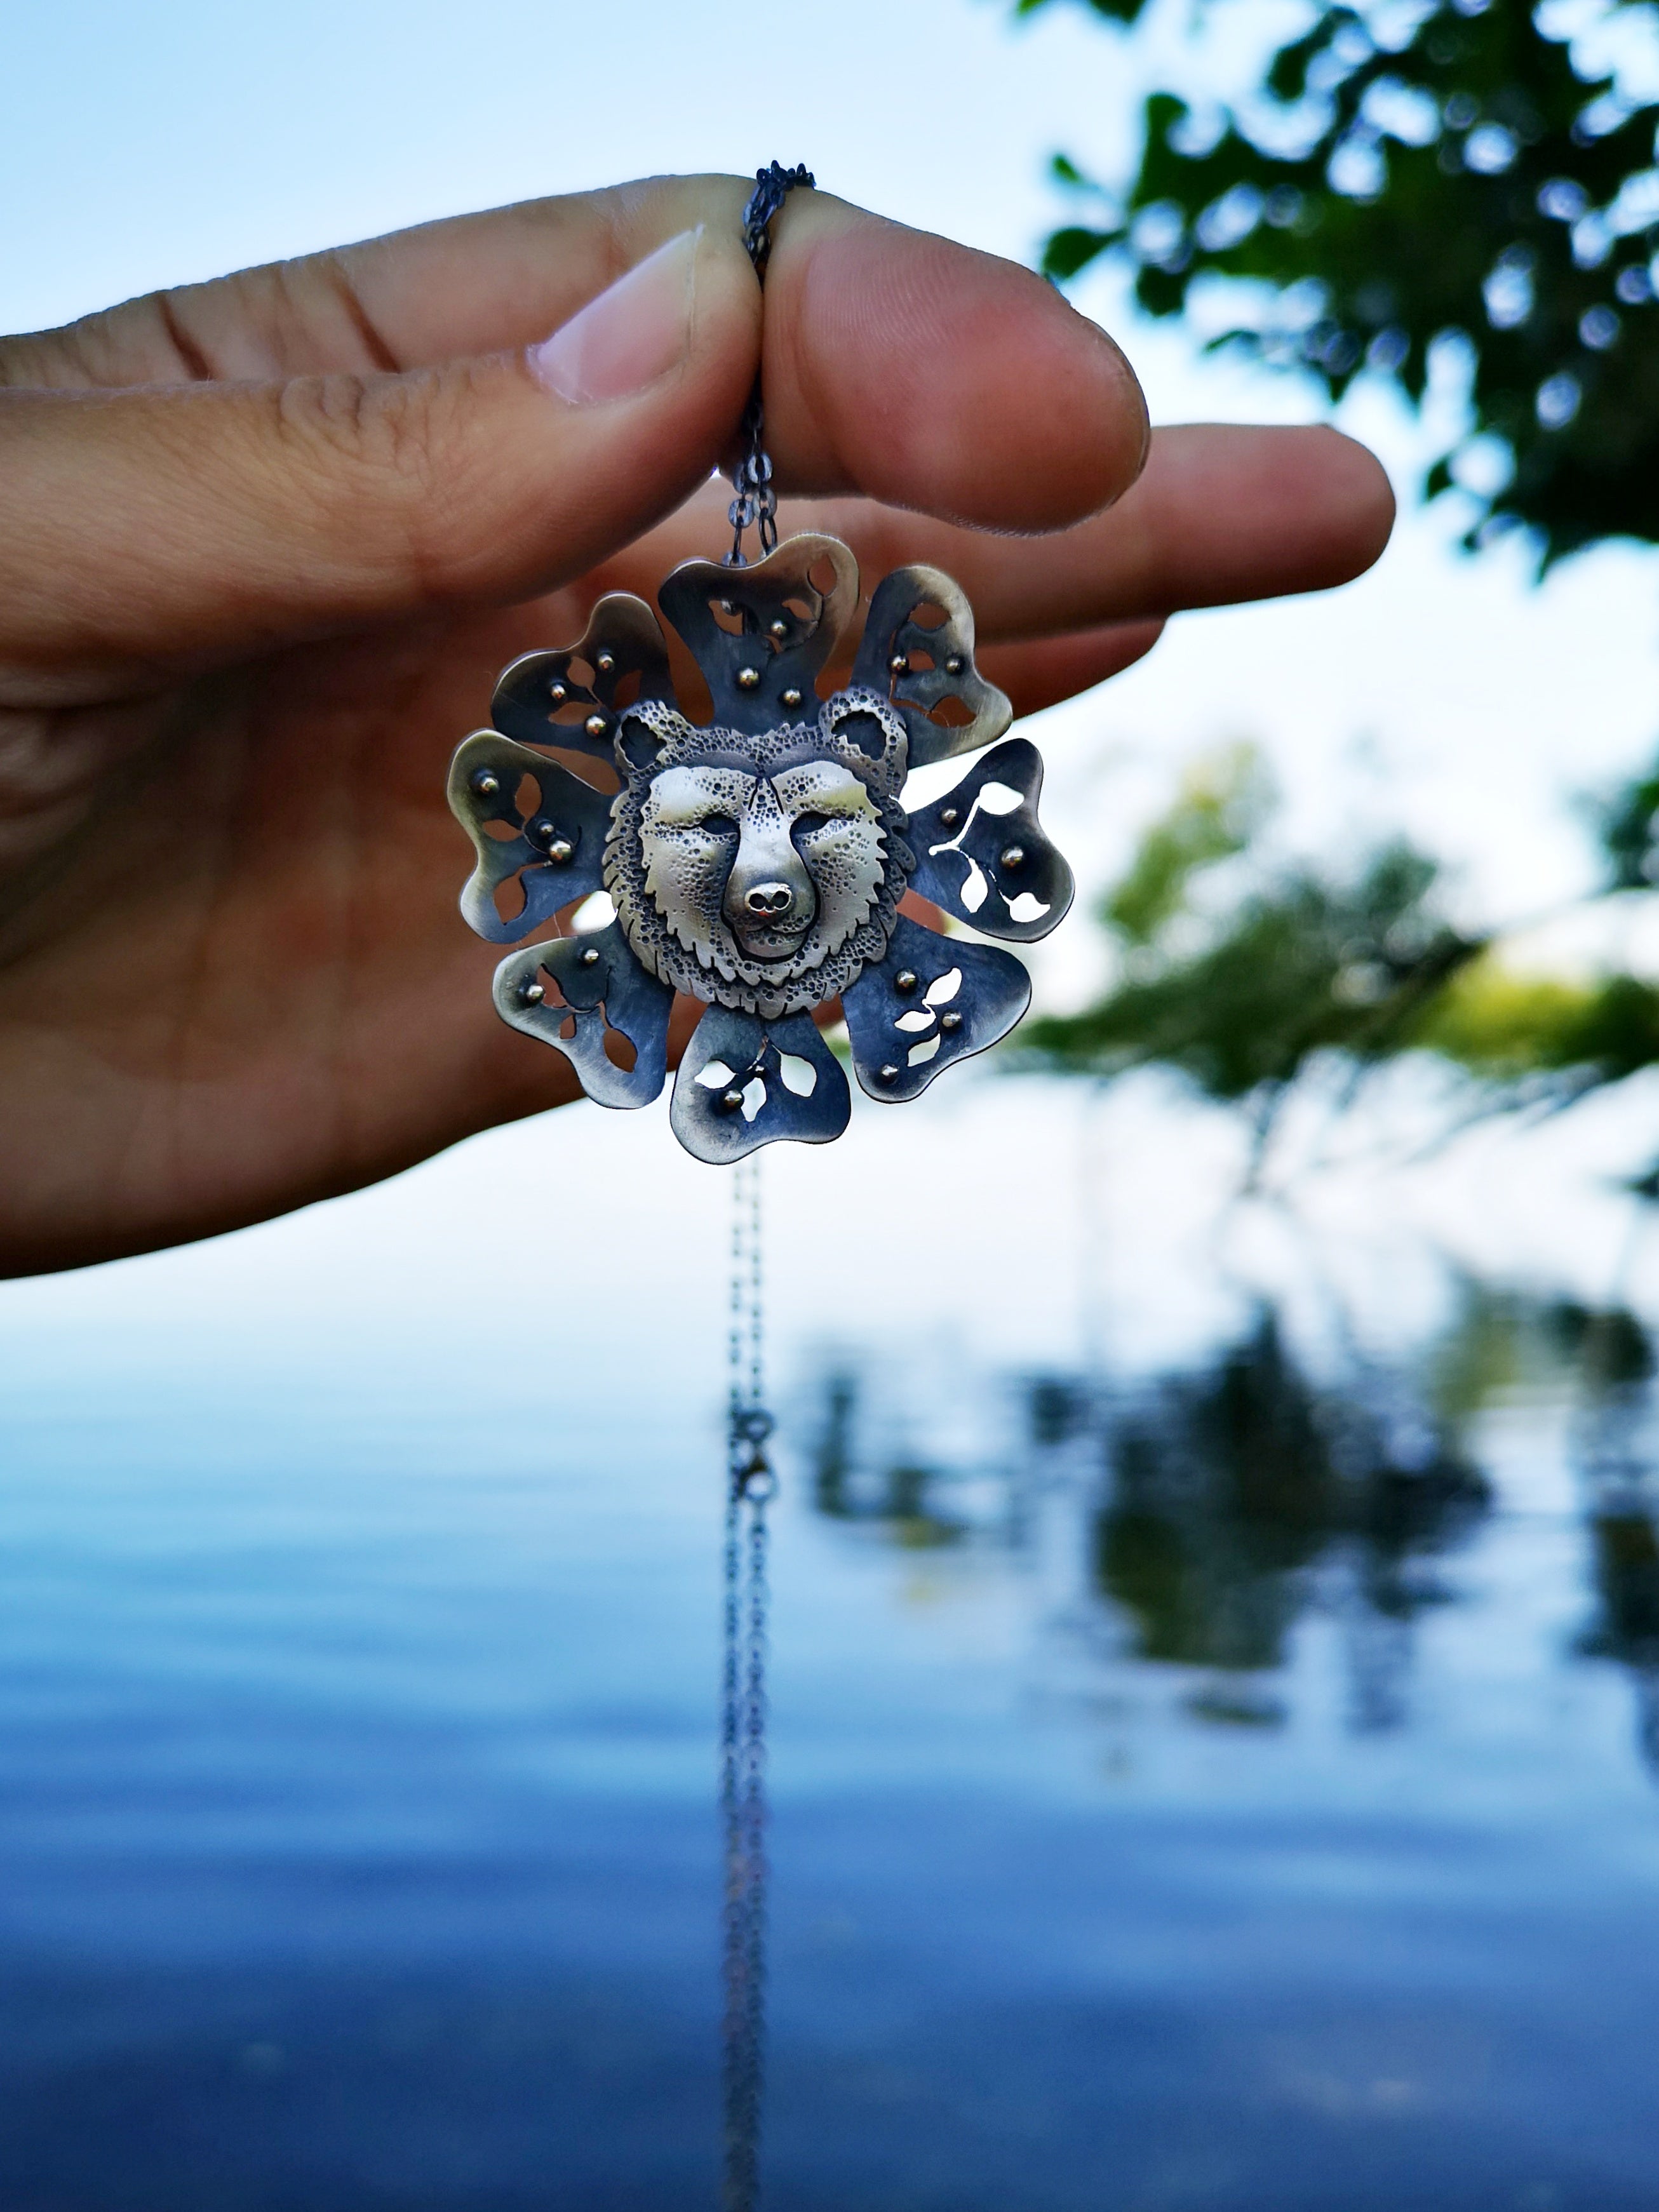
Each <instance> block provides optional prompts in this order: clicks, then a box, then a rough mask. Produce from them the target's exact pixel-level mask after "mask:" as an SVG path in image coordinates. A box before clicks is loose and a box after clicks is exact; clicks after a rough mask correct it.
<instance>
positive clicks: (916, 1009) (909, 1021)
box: [893, 1006, 933, 1036]
mask: <svg viewBox="0 0 1659 2212" xmlns="http://www.w3.org/2000/svg"><path fill="white" fill-rule="evenodd" d="M893 1027H894V1028H895V1029H896V1030H908V1031H909V1032H910V1034H911V1035H912V1036H915V1033H916V1031H917V1030H930V1029H932V1028H933V1016H932V1015H931V1014H924V1013H923V1012H922V1011H921V1007H920V1006H912V1007H911V1009H910V1011H909V1012H908V1013H906V1014H899V1015H897V1016H896V1018H895V1019H894V1022H893Z"/></svg>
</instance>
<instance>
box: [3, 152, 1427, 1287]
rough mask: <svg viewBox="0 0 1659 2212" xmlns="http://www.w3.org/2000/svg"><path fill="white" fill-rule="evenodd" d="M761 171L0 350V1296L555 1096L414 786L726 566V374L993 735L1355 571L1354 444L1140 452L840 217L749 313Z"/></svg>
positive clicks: (1199, 441)
mask: <svg viewBox="0 0 1659 2212" xmlns="http://www.w3.org/2000/svg"><path fill="white" fill-rule="evenodd" d="M745 189H746V188H745V187H744V185H743V184H741V183H740V182H738V180H736V179H726V178H702V179H666V180H659V181H657V182H655V183H651V184H646V185H629V186H624V187H622V188H620V189H618V190H616V191H607V192H600V193H595V194H592V195H588V196H585V197H575V198H570V199H562V200H550V201H544V202H541V203H538V204H531V205H526V206H523V207H518V208H510V209H507V210H503V211H501V212H500V213H498V214H494V215H487V216H469V217H465V218H463V219H461V220H459V221H457V222H446V223H440V224H435V225H433V226H430V227H428V228H424V229H421V230H416V231H411V232H408V233H405V234H403V235H401V236H399V237H395V238H391V239H386V240H380V241H379V242H378V243H375V244H374V245H369V246H355V247H351V248H349V249H347V250H345V251H343V252H336V253H328V254H322V255H319V256H317V257H315V258H313V259H310V260H307V261H301V262H298V263H295V264H287V265H285V266H283V267H281V268H275V269H264V270H252V271H250V272H248V273H246V274H244V275H242V276H233V277H228V278H226V279H224V280H223V281H222V282H220V283H214V284H209V285H204V286H199V287H196V288H193V289H187V290H184V291H179V292H173V293H168V294H163V295H157V296H156V297H155V298H151V299H148V300H140V301H133V302H132V303H131V304H130V305H128V306H126V307H118V308H116V309H113V310H112V311H111V312H110V313H107V314H103V315H98V316H94V317H92V318H90V319H88V320H87V321H86V322H83V323H80V324H76V325H73V326H72V327H71V328H69V329H67V330H64V331H53V332H51V333H48V334H46V335H45V336H43V337H25V338H16V339H12V340H8V341H3V342H0V1269H4V1270H8V1271H9V1272H13V1273H27V1272H30V1271H33V1270H41V1269H48V1268H53V1267H73V1266H77V1265H80V1264H82V1263H83V1262H86V1261H94V1260H100V1259H106V1258H110V1257H112V1256H115V1255H118V1254H122V1253H129V1252H136V1251H142V1250H146V1249H151V1248H153V1247H155V1246H157V1245H161V1244H166V1243H175V1242H179V1241H181V1240H184V1239H186V1238H190V1237H202V1236H207V1235H210V1234H211V1233H213V1232H214V1231H220V1230H224V1229H228V1228H232V1227H234V1226H236V1225H240V1224H242V1223H245V1222H249V1221H253V1220H258V1219H260V1218H264V1216H266V1215H269V1214H272V1213H277V1212H283V1210H285V1209H287V1208H289V1207H292V1206H301V1205H303V1204H305V1203H306V1202H307V1201H308V1200H313V1199H319V1198H324V1197H327V1196H329V1195H331V1194H333V1193H336V1192H339V1191H343V1190H349V1189H351V1188H355V1187H356V1186H357V1185H359V1184H362V1183H366V1182H372V1181H374V1179H375V1178H376V1177H378V1176H386V1175H389V1174H391V1173H392V1172H394V1171H395V1170H398V1169H400V1168H404V1167H406V1166H408V1165H410V1164H412V1163H413V1162H415V1161H416V1160H419V1159H422V1158H424V1157H425V1156H426V1155H428V1153H430V1152H435V1151H437V1150H438V1149H439V1148H440V1147H441V1146H445V1145H448V1144H453V1142H454V1141H455V1140H456V1139H458V1138H461V1137H464V1136H465V1135H467V1134H468V1133H471V1132H472V1131H474V1130H477V1129H481V1128H484V1127H488V1126H489V1125H490V1124H492V1123H495V1122H497V1121H507V1120H509V1119H511V1118H512V1117H513V1116H515V1115H522V1114H528V1113H532V1112H535V1111H536V1110H538V1109H540V1108H543V1107H545V1106H549V1105H551V1104H554V1103H558V1102H560V1101H561V1100H563V1099H568V1098H569V1097H572V1096H573V1095H574V1081H573V1079H572V1077H571V1074H570V1071H569V1069H568V1067H567V1066H566V1065H565V1063H564V1061H563V1060H562V1059H561V1058H560V1057H559V1056H558V1055H557V1054H553V1053H550V1052H546V1051H541V1050H538V1049H537V1048H535V1047H533V1046H532V1044H530V1043H529V1042H526V1039H524V1038H523V1037H521V1036H517V1035H515V1034H514V1033H513V1032H512V1031H510V1030H507V1029H505V1028H504V1027H503V1026H502V1025H501V1024H500V1023H499V1022H498V1020H497V1019H496V1018H495V1014H494V1012H492V1010H491V1008H490V1005H489V991H488V978H489V973H490V970H491V968H492V966H493V964H494V963H495V960H496V958H497V957H499V956H498V954H497V952H496V951H495V950H494V949H492V948H490V947H489V946H486V945H481V944H479V943H478V942H477V941H476V940H475V939H471V937H470V936H469V934H468V933H467V932H466V930H465V928H464V927H463V926H462V924H461V922H460V921H459V917H458V915H457V913H456V908H455V901H456V895H457V891H458V889H459V884H460V882H461V879H462V878H463V877H464V875H465V871H466V858H467V855H466V846H465V839H464V838H463V837H462V836H461V834H460V832H459V830H458V829H457V828H456V827H455V825H454V823H453V821H452V820H451V818H450V817H449V814H448V812H447V808H446V806H445V804H444V799H443V784H444V771H445V767H446V763H447V760H448V757H449V755H450V752H451V750H452V749H453V746H454V745H455V744H456V743H457V741H458V740H459V738H461V737H462V736H464V735H465V733H466V732H467V731H468V730H470V729H471V728H473V727H475V726H477V723H478V722H479V721H480V720H482V719H483V713H484V709H485V704H486V702H487V701H488V699H489V690H490V686H491V683H492V680H493V678H494V677H495V674H496V672H497V671H498V670H499V669H500V667H501V665H502V664H503V663H505V662H506V661H507V660H509V659H512V658H513V655H514V654H515V653H520V652H522V651H524V650H526V649H527V648H529V647H532V646H535V645H556V644H565V643H569V642H572V641H574V639H575V638H576V637H577V636H578V635H580V631H581V629H582V627H583V624H584V622H585V620H586V612H587V610H588V608H589V607H590V605H592V601H593V600H594V599H596V598H597V597H598V595H599V593H600V592H603V591H609V590H614V589H618V588H621V589H625V590H629V591H633V592H638V593H639V594H640V595H641V597H643V598H645V599H650V600H654V596H655V591H656V587H657V585H658V584H659V582H660V580H661V579H662V577H663V576H664V574H665V573H666V571H667V570H668V568H670V567H671V566H672V565H673V563H674V562H676V561H677V560H679V559H681V558H684V557H685V556H690V555H692V554H702V555H704V556H708V555H711V554H715V553H718V552H719V551H720V550H721V549H722V546H723V543H724V533H725V520H724V503H725V498H726V494H725V493H724V492H723V491H722V490H721V489H720V487H718V486H715V485H712V484H711V483H709V481H708V479H709V476H710V471H711V470H712V469H713V468H714V465H715V463H716V461H717V460H718V459H719V458H720V455H721V454H722V453H723V452H724V451H726V449H727V447H728V445H729V442H730V441H731V440H732V437H733V435H734V433H735V429H736V425H737V422H738V416H739V415H740V413H741V411H742V408H743V405H744V400H745V398H747V395H748V392H749V388H750V382H751V380H752V378H753V375H754V373H755V368H756V364H757V359H763V368H764V383H765V392H766V405H767V426H768V443H769V447H770V450H771V452H772V454H773V457H774V459H775V465H776V467H777V471H778V477H779V482H780V483H781V487H782V488H783V489H784V490H785V491H786V492H787V493H790V494H793V495H795V496H796V497H798V498H800V497H804V498H809V499H811V500H812V501H814V505H813V506H812V507H810V508H799V507H786V511H785V515H784V527H785V530H786V532H787V530H788V529H789V528H791V527H800V526H803V525H805V524H807V523H809V522H810V524H811V526H813V527H827V528H829V529H831V530H833V531H836V532H838V533H839V534H840V535H842V537H844V538H847V540H848V542H849V543H850V544H851V545H852V546H853V548H854V551H855V552H856V553H857V555H858V556H859V559H860V563H861V565H862V568H863V573H864V576H865V580H866V587H867V586H869V585H870V584H871V583H873V582H874V581H876V580H878V579H879V578H880V577H881V576H882V575H883V574H884V573H885V572H886V570H887V569H888V568H890V567H893V566H896V565H897V564H898V563H899V562H902V561H905V560H911V559H918V558H919V559H924V560H927V561H932V562H936V563H937V564H938V565H939V566H940V567H942V568H946V569H947V570H949V571H950V572H951V574H953V575H955V576H956V577H957V580H959V581H960V582H961V583H962V584H963V586H964V587H965V588H966V590H967V591H968V592H969V597H970V598H971V599H972V600H973V602H974V604H975V609H976V611H977V614H978V619H979V628H980V635H981V640H982V641H986V642H987V650H986V651H985V653H984V654H983V665H984V666H985V668H986V670H987V673H988V674H990V675H991V676H992V677H993V678H994V680H995V681H996V682H997V683H999V684H1001V685H1002V686H1003V688H1004V689H1005V690H1007V691H1008V692H1009V693H1010V694H1011V696H1012V698H1013V702H1014V705H1015V708H1016V709H1017V710H1018V711H1024V712H1029V711H1030V710H1031V709H1033V708H1036V707H1040V706H1043V705H1046V704H1048V703H1049V702H1051V701H1053V700H1055V699H1057V698H1060V697H1062V696H1066V694H1068V693H1070V692H1073V691H1076V690H1080V689H1082V688H1084V687H1085V686H1087V685H1089V684H1095V683H1097V682H1098V681H1100V679H1101V678H1103V677H1106V676H1109V675H1110V674H1112V673H1113V672H1114V671H1115V670H1116V669H1119V668H1121V667H1122V666H1124V665H1126V664H1127V662H1129V661H1131V660H1133V659H1136V658H1137V657H1138V656H1139V654H1140V653H1144V652H1145V651H1146V649H1147V647H1149V646H1150V645H1151V643H1152V641H1153V640H1154V638H1155V637H1156V635H1157V633H1158V626H1159V624H1160V623H1161V621H1162V619H1163V617H1164V616H1165V615H1166V614H1168V613H1170V611H1172V610H1173V609H1175V608H1177V607H1181V606H1190V605H1205V604H1212V603H1215V602H1217V601H1219V600H1223V599H1248V598H1254V597H1258V596H1262V595H1265V594H1268V593H1273V592H1288V591H1306V590H1311V589H1316V588H1318V587H1319V586H1323V585H1328V584H1334V583H1337V582H1340V581H1341V580H1343V579H1345V578H1346V577H1348V576H1350V575H1352V574H1355V573H1356V572H1357V571H1358V569H1360V568H1363V567H1364V566H1365V565H1366V564H1367V563H1368V562H1370V561H1371V560H1372V559H1373V558H1374V557H1375V556H1376V553H1377V552H1378V550H1380V549H1381V547H1382V545H1383V541H1384V539H1385V538H1386V537H1387V534H1388V530H1389V520H1390V516H1391V505H1390V501H1389V493H1388V489H1387V486H1386V483H1385V482H1384V480H1383V475H1382V472H1381V471H1380V470H1379V469H1378V467H1377V466H1376V463H1375V462H1374V461H1373V460H1372V459H1371V458H1370V455H1369V454H1367V453H1364V451H1363V450H1362V449H1361V448H1359V447H1356V446H1354V445H1352V444H1351V443H1349V442H1348V441H1346V440H1344V439H1341V438H1339V437H1338V436H1337V435H1335V434H1334V432H1330V431H1325V430H1230V429H1185V430H1173V431H1166V432H1162V433H1160V434H1159V435H1158V438H1157V439H1156V441H1153V442H1152V447H1151V453H1150V459H1148V458H1147V441H1146V416H1145V411H1144V408H1143V405H1142V402H1141V398H1140V393H1139V387H1138V386H1137V385H1136V384H1135V381H1134V379H1133V375H1132V374H1131V373H1130V371H1129V369H1128V368H1127V364H1126V363H1125V362H1124V361H1123V359H1122V356H1121V355H1120V354H1119V352H1118V351H1117V349H1115V347H1114V346H1113V345H1112V343H1111V342H1110V341H1109V339H1107V338H1106V337H1103V335H1102V334H1101V332H1100V331H1098V330H1097V329H1096V328H1095V326H1094V325H1092V324H1091V323H1088V322H1086V321H1085V320H1084V319H1082V318H1081V317H1079V316H1078V315H1076V314H1075V313H1073V311H1072V309H1071V308H1070V307H1067V306H1066V303H1065V302H1064V301H1062V300H1061V299H1060V296H1059V295H1057V294H1056V293H1054V291H1052V290H1051V289H1049V288H1048V286H1047V285H1045V284H1043V283H1040V282H1039V281H1038V280H1037V279H1036V277H1034V276H1031V275H1030V274H1029V273H1028V272H1026V271H1024V270H1019V269H1018V268H1015V267H1013V266H1012V264H1007V263H1005V262H1001V261H998V260H994V259H993V258H989V257H987V256H986V255H983V254H979V253H973V252H968V251H967V250H966V249H964V248H963V247H960V246H952V245H950V244H948V243H946V242H945V240H940V239H936V238H931V237H927V236H923V235H921V234H917V233H915V232H911V231H907V230H904V229H902V228H898V227H897V226H896V225H894V224H891V223H889V222H882V221H880V220H878V218H876V217H874V216H867V215H865V214H862V213H860V212H859V211H858V210H855V209H853V208H850V207H848V206H845V205H843V204H841V203H839V202H837V201H835V200H833V199H830V198H829V197H827V196H824V195H821V194H810V195H809V194H805V193H798V194H796V195H794V196H793V197H792V199H791V201H790V203H789V204H788V205H787V207H786V209H785V210H784V213H783V215H782V216H781V218H780V220H779V222H778V225H777V230H776V245H775V251H774V253H773V257H772V262H771V266H770V270H769V275H768V279H767V285H766V293H765V309H764V318H763V313H762V301H761V295H760V292H759V290H758V289H757V286H756V283H755V280H754V276H753V274H752V272H751V270H750V266H749V264H748V261H747V258H745V256H744V252H743V248H742V245H741V242H740V238H739V213H740V210H741V207H742V204H743V200H744V193H745ZM550 333H556V335H555V336H553V337H551V338H550V336H549V334H550ZM1143 463H1145V466H1144V469H1143ZM988 532H1024V533H1031V532H1048V533H1052V534H1049V535H1046V536H1038V537H1033V536H1030V535H1025V536H1021V537H1018V538H1014V537H1009V536H1001V537H998V536H993V535H987V534H986V533H988Z"/></svg>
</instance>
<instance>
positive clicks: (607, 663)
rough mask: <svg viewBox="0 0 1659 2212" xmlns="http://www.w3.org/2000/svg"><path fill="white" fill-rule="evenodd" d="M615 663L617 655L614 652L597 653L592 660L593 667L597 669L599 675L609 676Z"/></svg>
mask: <svg viewBox="0 0 1659 2212" xmlns="http://www.w3.org/2000/svg"><path fill="white" fill-rule="evenodd" d="M593 665H594V667H595V668H597V669H598V670H599V673H600V675H601V676H609V675H610V673H611V670H612V669H613V668H614V667H615V666H616V665H617V656H616V654H615V653H599V654H597V655H596V656H595V659H594V662H593Z"/></svg>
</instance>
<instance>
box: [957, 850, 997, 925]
mask: <svg viewBox="0 0 1659 2212" xmlns="http://www.w3.org/2000/svg"><path fill="white" fill-rule="evenodd" d="M962 857H963V860H967V861H968V876H967V880H966V881H965V882H964V883H963V886H962V889H961V890H960V891H959V892H958V893H957V896H958V897H959V898H960V899H961V901H962V903H963V906H965V907H966V908H967V909H968V911H969V914H977V913H978V912H979V910H980V908H981V907H982V906H983V905H984V903H985V902H986V900H987V898H988V897H989V896H990V891H991V886H990V885H989V884H987V882H986V880H985V871H984V870H983V869H982V868H981V866H980V865H979V862H978V861H977V860H969V857H968V855H967V854H966V853H964V854H963V856H962Z"/></svg>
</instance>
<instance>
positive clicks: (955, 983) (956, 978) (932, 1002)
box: [921, 968, 962, 1006]
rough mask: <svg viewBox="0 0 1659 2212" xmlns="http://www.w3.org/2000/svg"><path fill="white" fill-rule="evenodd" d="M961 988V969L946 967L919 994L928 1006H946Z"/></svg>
mask: <svg viewBox="0 0 1659 2212" xmlns="http://www.w3.org/2000/svg"><path fill="white" fill-rule="evenodd" d="M961 988H962V970H961V969H960V968H947V969H945V973H944V974H943V975H941V976H939V978H938V979H937V981H933V982H932V983H930V984H929V985H928V986H927V989H926V990H925V991H924V992H923V993H922V994H921V995H922V997H923V998H924V999H926V1000H927V1003H928V1005H929V1006H949V1005H950V1003H951V1000H952V999H954V998H955V996H956V995H957V992H958V991H959V990H960V989H961Z"/></svg>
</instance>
